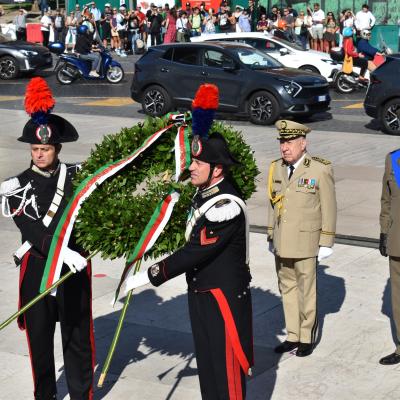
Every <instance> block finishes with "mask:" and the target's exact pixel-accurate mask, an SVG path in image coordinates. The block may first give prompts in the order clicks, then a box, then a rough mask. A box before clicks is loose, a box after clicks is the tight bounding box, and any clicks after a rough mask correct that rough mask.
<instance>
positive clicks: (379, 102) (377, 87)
mask: <svg viewBox="0 0 400 400" xmlns="http://www.w3.org/2000/svg"><path fill="white" fill-rule="evenodd" d="M399 71H400V54H392V55H391V56H386V61H385V63H384V64H382V65H381V66H380V67H379V68H377V69H376V70H375V71H374V72H372V73H371V76H370V84H369V87H368V90H367V94H366V96H365V100H364V109H365V112H366V113H367V114H368V115H369V116H370V117H372V118H377V119H378V120H379V121H380V123H381V126H382V130H383V131H384V132H386V133H388V134H390V135H400V81H399Z"/></svg>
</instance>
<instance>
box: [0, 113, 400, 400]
mask: <svg viewBox="0 0 400 400" xmlns="http://www.w3.org/2000/svg"><path fill="white" fill-rule="evenodd" d="M65 116H66V118H68V119H69V120H70V121H71V122H72V123H73V124H74V125H75V126H76V127H77V128H78V131H79V132H80V134H81V139H80V143H79V145H77V144H73V143H72V144H65V145H64V146H63V151H62V159H63V160H64V161H78V160H82V159H84V158H85V157H86V156H87V155H88V153H89V150H90V148H91V147H92V146H93V143H96V142H98V141H99V140H100V138H101V137H102V135H103V134H105V133H113V132H116V131H118V130H119V128H120V127H122V126H129V125H131V124H132V123H135V122H137V120H133V119H123V118H112V117H103V116H88V115H85V116H82V115H77V114H71V115H65ZM0 121H1V125H0V166H1V167H0V180H2V179H4V178H5V177H8V176H12V175H14V174H15V173H16V172H19V171H21V170H22V169H23V168H26V165H27V164H28V152H27V146H26V145H24V144H22V143H18V142H15V137H16V135H18V134H19V133H20V132H21V129H22V126H23V124H24V123H25V121H26V116H25V114H24V113H23V112H21V111H11V110H7V111H6V110H0ZM234 125H235V126H236V127H237V128H238V129H241V130H242V131H243V134H244V136H245V137H246V140H247V141H248V142H249V143H251V145H252V146H253V148H254V149H255V151H256V153H255V154H256V158H257V162H258V164H259V166H260V169H261V170H262V171H263V174H262V176H261V177H260V181H259V192H258V193H257V194H256V195H255V196H254V197H253V198H252V199H251V201H250V202H249V207H250V209H251V222H252V223H253V224H255V225H263V224H265V222H266V221H265V218H266V217H265V206H266V199H265V180H266V176H265V173H266V168H267V165H268V164H269V161H270V160H272V159H275V158H277V157H278V143H277V141H276V139H275V138H276V132H275V129H273V128H263V127H256V126H249V125H240V123H234ZM397 142H398V139H397V138H394V137H389V136H382V135H375V134H371V135H360V134H357V133H351V132H343V133H340V132H335V133H330V132H326V131H325V132H322V131H315V132H312V133H311V135H310V151H311V152H312V154H314V155H320V156H323V157H326V158H328V159H330V160H332V162H333V164H334V166H335V175H336V181H337V197H338V204H339V224H338V232H339V233H342V234H352V235H358V236H368V237H377V235H378V233H379V227H378V214H379V196H380V180H381V175H382V173H383V168H382V167H383V162H384V155H385V154H386V152H388V151H390V150H392V149H394V148H396V147H397ZM0 226H1V229H0V241H1V243H2V248H1V251H0V268H1V270H2V285H1V288H0V299H1V302H0V320H4V319H5V318H6V317H8V316H9V315H10V314H11V313H13V312H14V311H15V309H16V304H17V281H18V270H17V269H16V268H15V266H14V265H13V263H12V259H11V254H12V252H13V251H14V250H15V247H16V243H17V242H18V240H19V234H18V232H17V230H16V229H15V227H14V225H13V223H12V222H11V221H9V220H6V219H4V218H1V219H0ZM250 243H251V270H252V276H253V281H252V286H253V289H252V293H253V302H254V337H255V341H254V344H255V360H256V366H255V374H254V377H253V378H251V379H250V380H249V385H248V391H249V395H248V398H249V399H251V400H253V399H257V400H258V399H260V400H261V399H263V400H264V399H273V400H283V399H287V398H291V399H296V400H303V399H304V400H306V399H307V400H310V399H311V400H313V399H315V400H319V399H327V400H330V399H332V400H333V399H338V398H339V399H344V400H347V399H348V400H353V399H365V400H380V399H398V397H399V393H400V382H399V379H398V376H399V371H400V367H399V366H394V367H383V366H380V365H379V364H378V359H379V358H380V357H381V356H383V355H386V354H388V353H389V352H391V351H393V350H394V345H393V342H392V338H391V328H390V321H389V314H390V311H389V310H390V307H389V299H390V290H389V289H388V285H387V283H388V282H387V280H388V267H387V259H384V258H382V257H381V256H380V255H379V253H378V251H377V250H374V249H367V248H361V247H353V246H345V245H335V247H334V250H335V251H334V254H333V256H332V257H331V258H329V259H327V260H326V262H324V263H323V265H321V266H320V267H319V269H318V292H319V304H318V306H319V317H320V324H321V329H320V340H319V344H318V346H317V348H316V350H315V351H314V353H313V354H312V355H311V356H310V357H307V358H304V359H302V358H297V357H295V356H294V355H292V354H285V355H284V356H283V357H278V356H277V355H275V354H274V353H273V351H272V349H273V347H274V346H276V345H277V344H278V343H279V341H282V340H284V337H285V334H284V321H283V313H282V307H281V302H280V296H279V292H278V289H277V282H276V276H275V271H274V262H273V257H272V255H271V254H270V253H268V252H267V250H266V238H265V235H261V234H256V233H253V234H252V235H251V241H250ZM122 267H123V262H122V261H118V260H117V261H113V262H110V261H104V260H100V259H97V258H96V259H95V261H94V278H93V289H94V296H93V310H94V317H95V330H96V331H95V337H96V343H97V370H96V378H98V375H99V369H101V367H102V365H103V362H104V360H105V357H106V354H107V351H108V346H109V344H110V342H111V339H112V335H113V332H114V329H115V325H116V321H117V319H118V316H119V313H118V311H119V310H120V308H121V303H118V304H117V306H116V307H115V309H112V308H111V307H110V305H109V302H110V299H111V298H112V294H113V292H114V290H115V287H116V284H117V281H118V279H119V276H120V273H121V270H122ZM144 267H145V265H144V266H143V268H144ZM185 288H186V284H185V281H184V278H183V277H179V278H177V279H174V280H172V281H170V282H167V283H166V284H165V285H162V286H161V287H159V288H153V287H145V288H143V289H141V290H139V291H138V292H137V293H135V295H134V297H133V301H132V303H131V305H130V307H129V310H128V314H127V318H126V324H125V328H124V331H123V334H122V340H121V343H120V345H119V347H118V349H117V355H116V357H115V359H114V362H113V364H112V366H111V369H110V373H109V375H108V377H107V381H106V383H105V385H104V387H103V388H102V389H98V390H96V392H95V399H112V400H119V399H126V398H129V399H141V400H156V399H180V400H186V399H188V398H192V399H193V400H194V399H200V395H199V389H198V382H197V377H196V370H195V368H196V363H195V359H194V358H193V345H192V339H191V334H190V326H189V318H188V315H187V306H186V295H185ZM24 336H25V335H24V333H22V332H19V331H18V329H17V327H16V324H15V323H13V324H12V325H11V326H9V327H7V328H6V329H5V330H4V331H1V332H0V338H1V340H0V360H1V361H0V384H1V390H0V400H9V399H18V400H24V399H32V398H33V396H32V382H31V373H30V368H29V357H28V349H27V346H26V342H25V337H24ZM55 353H56V367H57V376H58V387H59V392H60V397H61V398H62V399H64V398H65V399H68V396H67V395H66V386H65V379H64V372H63V368H62V365H63V362H62V354H61V344H60V339H59V336H57V341H56V351H55ZM96 381H97V379H96Z"/></svg>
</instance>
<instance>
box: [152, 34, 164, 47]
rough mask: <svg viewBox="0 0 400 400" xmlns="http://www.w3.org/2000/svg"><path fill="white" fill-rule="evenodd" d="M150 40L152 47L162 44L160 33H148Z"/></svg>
mask: <svg viewBox="0 0 400 400" xmlns="http://www.w3.org/2000/svg"><path fill="white" fill-rule="evenodd" d="M150 40H151V45H152V46H155V45H158V44H161V43H162V41H161V32H157V33H153V32H150Z"/></svg>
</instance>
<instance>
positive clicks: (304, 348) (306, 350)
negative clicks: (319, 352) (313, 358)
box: [296, 343, 314, 357]
mask: <svg viewBox="0 0 400 400" xmlns="http://www.w3.org/2000/svg"><path fill="white" fill-rule="evenodd" d="M313 350H314V345H313V344H312V343H300V344H299V347H298V349H297V351H296V356H297V357H307V356H309V355H310V354H311V353H312V352H313Z"/></svg>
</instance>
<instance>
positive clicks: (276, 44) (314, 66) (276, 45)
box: [190, 32, 342, 82]
mask: <svg viewBox="0 0 400 400" xmlns="http://www.w3.org/2000/svg"><path fill="white" fill-rule="evenodd" d="M190 40H191V41H192V42H204V41H209V40H212V41H216V40H218V41H220V40H223V41H232V42H239V43H246V44H249V45H250V46H253V47H254V48H256V49H257V50H260V51H263V52H265V53H267V54H268V55H270V56H271V57H273V58H275V59H276V60H278V61H279V62H281V63H282V64H283V65H284V66H285V67H291V68H298V69H301V70H303V71H310V72H315V73H316V74H320V75H322V76H324V77H325V78H326V79H327V80H328V82H331V81H332V78H333V75H334V74H335V72H336V71H337V70H339V69H341V68H342V66H341V64H338V63H337V62H336V61H334V60H332V58H331V56H330V55H329V54H327V53H323V52H321V51H315V50H304V49H303V48H302V47H301V46H299V45H298V44H296V43H291V42H288V41H287V40H284V39H280V38H277V37H274V36H272V35H270V34H265V33H262V32H240V33H239V32H238V33H235V32H232V33H215V34H210V35H201V36H196V37H193V38H191V39H190Z"/></svg>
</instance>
